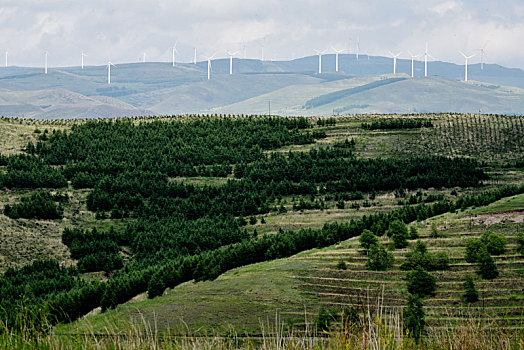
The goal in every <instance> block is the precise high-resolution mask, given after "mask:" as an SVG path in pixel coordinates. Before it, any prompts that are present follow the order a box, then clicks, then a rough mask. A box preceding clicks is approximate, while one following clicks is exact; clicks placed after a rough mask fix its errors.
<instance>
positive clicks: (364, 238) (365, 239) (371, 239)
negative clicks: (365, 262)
mask: <svg viewBox="0 0 524 350" xmlns="http://www.w3.org/2000/svg"><path fill="white" fill-rule="evenodd" d="M358 240H359V242H360V246H361V247H362V248H364V249H365V250H366V252H367V251H369V248H371V246H374V245H377V244H378V239H377V236H375V235H374V234H373V232H371V231H370V230H364V231H363V232H362V234H361V235H360V238H359V239H358Z"/></svg>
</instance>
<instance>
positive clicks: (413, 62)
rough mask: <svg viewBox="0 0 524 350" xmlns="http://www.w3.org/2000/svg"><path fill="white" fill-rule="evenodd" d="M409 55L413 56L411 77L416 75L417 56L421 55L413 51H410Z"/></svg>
mask: <svg viewBox="0 0 524 350" xmlns="http://www.w3.org/2000/svg"><path fill="white" fill-rule="evenodd" d="M408 53H409V55H410V56H411V77H412V78H414V77H415V58H417V57H418V56H420V55H413V54H412V53H411V52H409V51H408Z"/></svg>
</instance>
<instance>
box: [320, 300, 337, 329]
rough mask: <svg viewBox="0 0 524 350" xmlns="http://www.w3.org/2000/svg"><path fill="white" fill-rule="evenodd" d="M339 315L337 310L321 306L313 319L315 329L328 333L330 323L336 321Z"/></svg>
mask: <svg viewBox="0 0 524 350" xmlns="http://www.w3.org/2000/svg"><path fill="white" fill-rule="evenodd" d="M339 313H340V311H339V310H338V309H337V308H334V307H330V308H326V307H324V306H321V307H320V310H318V315H317V317H316V318H315V326H316V327H317V330H318V331H319V332H322V331H329V329H330V327H331V323H332V322H333V321H336V320H337V319H338V317H339Z"/></svg>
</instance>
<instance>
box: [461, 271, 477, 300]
mask: <svg viewBox="0 0 524 350" xmlns="http://www.w3.org/2000/svg"><path fill="white" fill-rule="evenodd" d="M463 297H464V300H465V301H466V302H468V303H474V302H476V301H478V300H479V292H478V291H477V289H476V288H475V282H474V281H473V277H471V276H466V279H465V281H464V294H463Z"/></svg>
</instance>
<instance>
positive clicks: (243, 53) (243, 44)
mask: <svg viewBox="0 0 524 350" xmlns="http://www.w3.org/2000/svg"><path fill="white" fill-rule="evenodd" d="M242 58H243V59H246V41H245V40H242Z"/></svg>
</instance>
